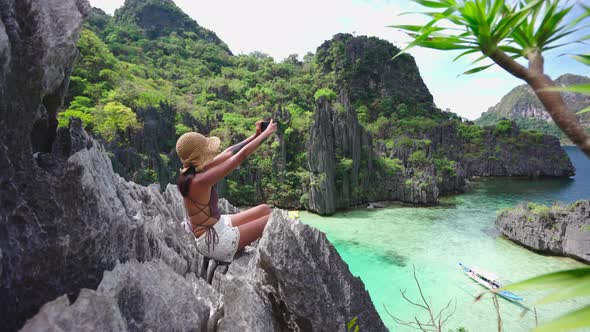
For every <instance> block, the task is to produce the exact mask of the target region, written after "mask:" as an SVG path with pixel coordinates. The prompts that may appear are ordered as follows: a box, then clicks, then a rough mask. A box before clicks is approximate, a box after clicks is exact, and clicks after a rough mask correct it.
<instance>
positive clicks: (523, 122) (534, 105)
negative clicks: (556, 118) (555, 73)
mask: <svg viewBox="0 0 590 332" xmlns="http://www.w3.org/2000/svg"><path fill="white" fill-rule="evenodd" d="M589 83H590V77H586V76H580V75H574V74H564V75H561V76H559V77H558V78H557V79H556V80H555V84H556V85H557V86H569V85H575V84H589ZM562 96H563V99H564V100H565V102H566V103H567V105H568V107H569V109H570V111H572V112H578V111H580V110H582V109H584V108H586V107H588V106H590V95H585V94H581V93H570V92H564V93H562ZM502 119H509V120H512V121H515V122H516V124H517V125H518V126H519V127H520V128H521V129H526V130H538V131H540V132H543V133H545V134H549V135H553V136H556V137H558V138H559V139H560V141H561V143H562V145H572V143H571V141H570V140H569V139H567V137H566V136H565V134H563V133H562V132H561V130H559V128H557V126H556V125H555V124H554V123H553V121H552V120H551V117H550V116H549V113H547V112H546V111H545V108H544V107H543V105H542V104H541V101H539V99H538V98H537V96H535V94H534V93H533V91H532V89H531V87H530V86H528V85H526V84H523V85H519V86H517V87H516V88H514V89H512V91H510V92H509V93H508V94H507V95H506V96H504V97H503V98H502V100H501V101H500V102H499V103H498V104H496V105H495V106H492V107H490V108H489V109H488V110H487V111H486V112H484V113H482V114H481V117H480V118H479V119H477V120H475V123H476V124H478V125H480V126H491V125H496V124H497V123H498V121H500V120H502ZM578 119H579V120H580V123H581V124H582V126H584V127H586V128H587V130H588V132H590V113H585V114H581V115H579V116H578Z"/></svg>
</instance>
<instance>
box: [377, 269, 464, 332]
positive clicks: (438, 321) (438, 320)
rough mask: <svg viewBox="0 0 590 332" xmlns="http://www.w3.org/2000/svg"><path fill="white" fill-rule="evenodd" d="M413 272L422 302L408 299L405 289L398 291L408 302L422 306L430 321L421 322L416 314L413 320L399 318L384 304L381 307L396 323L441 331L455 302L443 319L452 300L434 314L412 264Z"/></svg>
mask: <svg viewBox="0 0 590 332" xmlns="http://www.w3.org/2000/svg"><path fill="white" fill-rule="evenodd" d="M412 268H413V274H414V280H415V281H416V286H417V287H418V292H419V293H420V298H421V299H422V302H423V303H424V304H421V303H417V302H415V301H412V300H410V298H408V297H407V296H406V290H405V289H404V290H401V289H400V293H401V294H402V297H403V298H404V300H406V301H407V302H408V303H410V304H412V305H414V306H416V307H419V308H422V309H423V310H425V311H426V312H428V315H429V317H430V321H429V322H428V323H423V322H421V321H420V320H419V319H418V317H417V316H414V321H404V320H401V319H399V318H397V317H395V316H394V315H392V314H391V313H390V312H389V311H388V310H387V307H385V305H383V308H384V309H385V312H386V313H387V314H388V315H389V316H390V317H391V318H392V319H393V321H394V322H395V323H397V324H400V325H403V326H408V327H411V328H413V329H415V330H421V331H423V332H442V331H443V325H444V324H445V323H446V322H447V321H448V320H449V318H451V316H453V315H454V314H455V311H456V310H457V302H456V301H455V302H454V306H453V310H452V311H448V314H447V315H446V316H444V319H443V314H444V312H445V310H449V308H450V307H451V303H453V300H450V301H449V302H448V303H447V305H446V306H445V307H444V308H442V309H441V310H440V311H439V312H438V314H437V315H436V316H435V315H434V312H433V310H432V299H431V298H428V299H429V301H430V302H428V301H426V296H425V295H424V292H423V291H422V286H420V281H418V277H417V276H416V267H415V266H413V267H412Z"/></svg>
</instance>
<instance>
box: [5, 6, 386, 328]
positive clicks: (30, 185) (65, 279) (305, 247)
mask: <svg viewBox="0 0 590 332" xmlns="http://www.w3.org/2000/svg"><path fill="white" fill-rule="evenodd" d="M88 11H89V5H88V3H87V1H86V0H46V1H30V0H24V1H23V0H8V1H4V2H2V4H0V12H1V14H2V15H1V18H2V21H1V23H2V24H0V41H2V42H0V108H1V109H0V183H1V184H2V185H1V186H0V200H1V201H2V204H1V205H0V239H1V241H0V297H1V298H2V301H0V317H2V322H1V323H2V329H5V330H18V329H19V328H21V327H22V330H23V331H46V330H48V329H54V330H116V331H127V330H129V331H136V330H153V331H170V330H173V331H181V330H202V331H215V330H217V331H277V330H282V331H286V330H305V331H307V330H317V331H334V330H343V329H345V326H346V324H347V323H348V322H349V321H350V320H351V319H352V318H354V317H357V324H358V325H359V326H361V328H362V329H363V330H370V331H386V328H385V326H384V324H383V322H382V321H381V319H380V317H379V315H378V314H377V311H376V310H375V307H374V306H373V304H372V302H371V300H370V297H369V294H368V293H367V291H366V290H365V287H364V284H363V283H362V281H361V280H360V279H359V278H356V277H354V276H353V275H352V274H351V273H350V271H349V269H348V266H347V265H346V263H345V262H344V261H342V259H341V258H340V256H339V255H338V253H337V252H336V250H335V249H334V247H333V246H332V245H331V244H330V242H329V241H328V240H327V239H326V237H325V235H324V234H323V233H321V232H319V231H318V230H316V229H314V228H312V227H310V226H307V225H304V224H302V223H301V222H299V221H296V220H292V219H289V218H288V217H287V213H286V212H285V211H281V210H274V211H273V215H272V218H271V219H270V220H269V223H268V225H267V228H266V231H265V233H264V236H263V237H262V239H261V240H260V241H259V243H258V245H257V246H256V247H255V248H251V249H250V250H249V251H248V252H245V253H243V254H242V256H240V257H238V258H237V259H236V260H235V261H234V262H233V263H232V264H231V265H230V266H229V271H227V273H226V274H223V273H222V272H223V271H221V269H219V268H218V269H217V270H216V271H215V275H214V276H213V282H212V284H213V286H211V285H209V284H208V283H207V282H206V281H205V279H204V278H203V276H204V275H205V274H206V272H207V271H206V270H205V265H204V264H203V257H202V256H201V255H199V253H198V252H197V251H196V247H195V243H194V238H193V237H191V236H190V234H188V233H186V232H185V231H184V230H183V229H182V227H180V225H179V223H180V221H181V220H182V219H183V217H184V212H183V209H182V201H181V200H180V197H179V193H178V190H177V189H176V188H175V187H174V186H172V185H169V186H167V188H166V190H165V191H164V192H163V193H161V192H160V190H159V186H157V185H152V186H149V187H144V186H140V185H137V184H135V183H133V182H127V181H125V180H124V179H123V178H122V177H120V176H119V175H117V174H115V172H114V171H113V166H112V163H111V161H110V159H109V157H108V156H107V153H106V151H105V149H104V147H103V146H102V145H101V144H100V143H98V142H97V141H96V140H94V139H93V138H91V137H89V135H88V134H87V133H86V132H85V131H84V130H83V129H82V125H81V122H80V121H77V120H74V121H71V122H70V125H69V127H65V128H61V129H59V130H56V127H57V121H56V114H57V111H58V110H59V108H60V107H61V105H62V103H63V97H64V93H65V91H66V90H67V86H68V84H69V73H70V72H71V70H72V64H73V60H74V57H75V55H76V40H77V38H78V35H79V31H80V26H81V24H82V20H83V18H84V16H85V15H86V14H87V13H88ZM221 208H222V210H223V211H229V209H232V207H231V206H230V205H229V204H228V203H227V202H223V203H222V204H221ZM23 324H24V327H23Z"/></svg>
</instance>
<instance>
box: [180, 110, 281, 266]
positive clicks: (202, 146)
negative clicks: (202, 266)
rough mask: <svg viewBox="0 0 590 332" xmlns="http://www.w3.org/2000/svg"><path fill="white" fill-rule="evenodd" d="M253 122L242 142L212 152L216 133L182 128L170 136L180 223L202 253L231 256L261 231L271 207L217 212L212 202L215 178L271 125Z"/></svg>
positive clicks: (243, 157) (228, 259) (228, 258)
mask: <svg viewBox="0 0 590 332" xmlns="http://www.w3.org/2000/svg"><path fill="white" fill-rule="evenodd" d="M261 127H262V121H258V122H256V133H255V134H254V135H252V136H250V137H249V138H247V139H246V140H244V141H243V142H241V143H239V144H236V145H234V146H231V147H229V148H228V149H226V150H225V151H223V152H222V153H220V154H217V151H218V149H219V145H220V143H221V141H220V140H219V138H217V137H209V138H207V137H205V136H203V135H201V134H198V133H195V132H190V133H186V134H184V135H182V136H180V138H179V139H178V141H177V142H176V153H178V156H179V157H180V161H181V162H182V166H183V168H182V169H181V170H180V175H179V177H178V180H177V184H178V189H179V190H180V193H181V194H182V196H183V198H184V206H185V208H186V212H187V220H185V221H184V222H183V225H184V227H185V229H186V230H187V231H189V232H191V233H193V234H194V236H195V238H196V239H197V249H198V250H199V252H200V253H201V254H203V255H204V256H206V257H209V258H213V259H215V260H219V261H222V262H231V261H232V259H233V257H234V254H235V253H236V251H238V250H239V249H242V248H243V247H245V246H246V245H248V244H250V243H252V242H253V241H255V240H256V239H258V238H260V237H261V236H262V231H263V230H264V226H266V222H267V221H268V218H269V216H270V213H271V212H272V211H271V209H270V207H269V206H268V205H266V204H261V205H258V206H256V207H254V208H251V209H248V210H246V211H244V212H240V213H237V214H233V215H227V214H224V215H221V214H220V213H219V208H218V206H217V200H218V197H217V192H216V191H215V184H216V183H217V182H219V181H220V180H221V179H223V178H224V177H226V176H227V175H228V174H229V173H230V172H231V171H233V170H234V169H235V168H236V167H238V166H239V165H240V164H241V163H242V162H243V161H244V160H246V158H248V156H250V155H251V154H252V153H253V152H254V151H256V149H257V148H258V147H259V146H260V144H261V143H262V142H263V141H264V139H266V138H267V137H268V136H270V135H272V134H273V133H274V132H275V131H276V130H277V124H276V123H274V122H273V121H272V120H271V121H270V123H269V125H268V127H267V128H266V130H264V131H262V129H261Z"/></svg>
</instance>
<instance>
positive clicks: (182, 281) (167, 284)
mask: <svg viewBox="0 0 590 332" xmlns="http://www.w3.org/2000/svg"><path fill="white" fill-rule="evenodd" d="M221 305H222V302H221V296H220V295H219V294H218V293H217V292H216V291H215V290H214V289H213V288H211V286H210V285H208V284H207V283H205V282H204V281H203V280H202V279H199V278H197V277H195V275H194V274H189V275H187V276H186V277H182V276H181V275H179V274H177V273H176V272H175V271H174V270H172V269H171V268H170V267H169V266H168V265H166V264H165V263H164V262H162V261H159V260H158V261H153V262H148V263H139V262H137V261H135V260H132V261H129V262H127V263H125V264H119V265H117V266H116V267H115V269H114V270H113V271H107V272H105V275H104V278H103V280H102V282H101V283H100V285H99V287H98V289H97V290H96V291H93V290H88V289H82V291H81V292H80V295H79V296H78V298H77V299H76V301H75V302H74V303H72V304H71V305H70V304H69V301H68V299H67V296H65V295H64V296H61V297H59V298H58V299H56V300H54V301H51V302H49V303H47V304H45V305H44V306H43V307H42V308H41V310H40V312H39V314H37V315H36V316H35V317H34V318H32V319H31V320H29V321H28V322H27V323H26V325H25V326H24V327H23V329H22V330H21V331H31V332H33V331H150V330H151V331H215V327H216V323H217V320H218V317H219V315H220V311H221Z"/></svg>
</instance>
